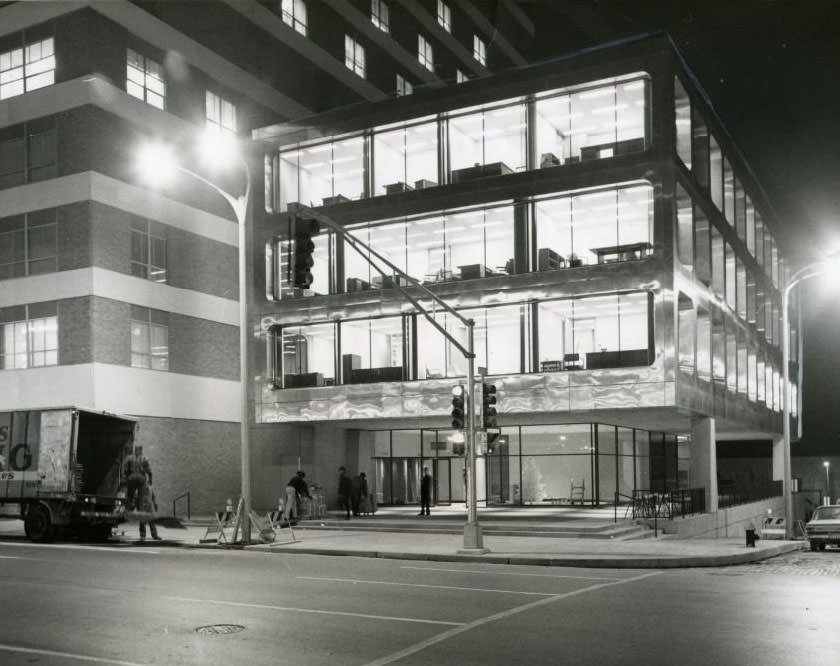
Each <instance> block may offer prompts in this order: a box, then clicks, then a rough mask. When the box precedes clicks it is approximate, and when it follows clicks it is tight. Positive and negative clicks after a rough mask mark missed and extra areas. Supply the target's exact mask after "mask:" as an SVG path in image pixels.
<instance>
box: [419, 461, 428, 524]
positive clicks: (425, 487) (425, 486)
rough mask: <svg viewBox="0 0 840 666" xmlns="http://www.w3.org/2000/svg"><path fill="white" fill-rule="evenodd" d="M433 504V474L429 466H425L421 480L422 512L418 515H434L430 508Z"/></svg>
mask: <svg viewBox="0 0 840 666" xmlns="http://www.w3.org/2000/svg"><path fill="white" fill-rule="evenodd" d="M431 505H432V475H431V474H429V468H428V467H424V468H423V479H422V480H421V481H420V513H418V514H417V515H418V516H430V515H432V514H431V513H430V511H429V508H430V507H431Z"/></svg>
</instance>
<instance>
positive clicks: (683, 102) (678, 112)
mask: <svg viewBox="0 0 840 666" xmlns="http://www.w3.org/2000/svg"><path fill="white" fill-rule="evenodd" d="M674 115H675V122H676V129H677V132H676V133H677V155H678V156H679V158H680V159H681V160H682V161H683V164H685V166H686V167H687V168H689V169H691V101H690V99H689V97H688V93H687V92H686V90H685V87H684V86H683V84H682V81H680V80H679V79H678V78H676V77H674Z"/></svg>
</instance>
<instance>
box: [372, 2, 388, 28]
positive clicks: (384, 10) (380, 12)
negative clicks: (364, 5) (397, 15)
mask: <svg viewBox="0 0 840 666" xmlns="http://www.w3.org/2000/svg"><path fill="white" fill-rule="evenodd" d="M370 21H371V23H373V25H375V26H376V27H377V28H379V29H380V30H381V31H382V32H388V31H389V27H388V26H389V24H388V5H386V4H385V3H384V2H382V0H370Z"/></svg>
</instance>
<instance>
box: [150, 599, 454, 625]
mask: <svg viewBox="0 0 840 666" xmlns="http://www.w3.org/2000/svg"><path fill="white" fill-rule="evenodd" d="M166 598H167V599H169V600H171V601H188V602H191V603H199V604H218V605H220V606H237V607H239V608H260V609H263V610H276V611H288V612H293V613H312V614H314V615H348V616H350V617H355V618H359V617H364V618H368V619H372V620H391V621H393V622H414V623H420V624H445V625H448V626H451V627H460V626H461V625H462V624H464V623H463V622H444V621H443V620H426V619H423V618H416V617H400V616H396V615H370V614H367V613H358V612H356V611H353V612H352V613H351V612H347V611H327V610H318V609H315V608H295V607H293V606H269V605H267V604H249V603H244V602H241V601H220V600H216V599H195V598H192V597H166Z"/></svg>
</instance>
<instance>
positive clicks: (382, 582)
mask: <svg viewBox="0 0 840 666" xmlns="http://www.w3.org/2000/svg"><path fill="white" fill-rule="evenodd" d="M297 579H298V580H323V581H327V582H329V583H353V584H354V585H356V584H358V583H363V584H367V585H399V586H402V587H430V588H433V589H436V590H461V591H463V592H498V593H500V594H530V595H534V596H540V597H548V596H552V595H553V594H554V593H553V592H523V591H521V590H496V589H493V588H488V587H459V586H457V585H429V584H427V583H400V582H395V581H390V580H362V579H360V578H322V577H320V576H298V577H297Z"/></svg>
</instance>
